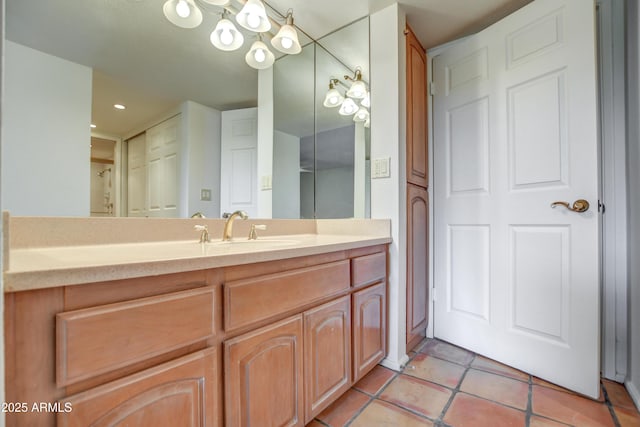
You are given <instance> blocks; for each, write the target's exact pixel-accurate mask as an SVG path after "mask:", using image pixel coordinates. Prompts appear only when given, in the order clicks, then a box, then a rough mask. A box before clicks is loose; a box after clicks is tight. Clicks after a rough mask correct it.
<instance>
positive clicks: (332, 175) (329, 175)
mask: <svg viewBox="0 0 640 427" xmlns="http://www.w3.org/2000/svg"><path fill="white" fill-rule="evenodd" d="M363 173H364V172H363ZM315 178H316V188H315V190H316V218H353V168H352V167H346V168H331V169H321V170H316V176H315Z"/></svg>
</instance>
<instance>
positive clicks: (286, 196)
mask: <svg viewBox="0 0 640 427" xmlns="http://www.w3.org/2000/svg"><path fill="white" fill-rule="evenodd" d="M273 163H274V167H273V190H272V193H273V208H272V213H273V217H274V218H300V138H298V137H297V136H295V135H289V134H288V133H284V132H280V131H278V130H276V131H274V133H273Z"/></svg>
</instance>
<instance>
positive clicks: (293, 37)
mask: <svg viewBox="0 0 640 427" xmlns="http://www.w3.org/2000/svg"><path fill="white" fill-rule="evenodd" d="M271 45H272V46H273V47H275V48H276V49H278V50H279V51H280V52H282V53H288V54H292V55H295V54H297V53H300V52H301V51H302V47H301V46H300V42H299V41H298V32H297V31H296V29H295V27H294V26H293V12H292V11H291V10H290V11H288V12H287V17H286V23H285V24H284V25H283V26H282V27H280V31H278V34H276V36H275V37H274V38H273V39H271Z"/></svg>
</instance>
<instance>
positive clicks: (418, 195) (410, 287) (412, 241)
mask: <svg viewBox="0 0 640 427" xmlns="http://www.w3.org/2000/svg"><path fill="white" fill-rule="evenodd" d="M427 197H428V194H427V190H425V189H424V188H422V187H417V186H415V185H411V184H408V185H407V351H409V350H411V349H412V348H414V347H415V346H416V345H417V344H418V343H419V342H420V341H422V338H424V336H425V333H426V329H427V322H428V320H429V279H428V275H427V270H428V268H427V262H428V258H427V237H428V236H427V232H428V215H429V205H428V199H427Z"/></svg>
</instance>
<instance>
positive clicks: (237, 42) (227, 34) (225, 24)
mask: <svg viewBox="0 0 640 427" xmlns="http://www.w3.org/2000/svg"><path fill="white" fill-rule="evenodd" d="M228 15H229V13H228V12H227V11H226V10H225V11H224V12H222V19H220V21H218V24H217V25H216V28H215V30H213V32H212V33H211V44H213V45H214V46H215V47H217V48H218V49H220V50H225V51H232V50H236V49H238V48H239V47H240V46H242V43H244V36H243V35H242V33H241V32H240V31H238V29H237V28H236V26H235V25H233V22H231V21H230V20H229V19H227V17H228Z"/></svg>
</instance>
